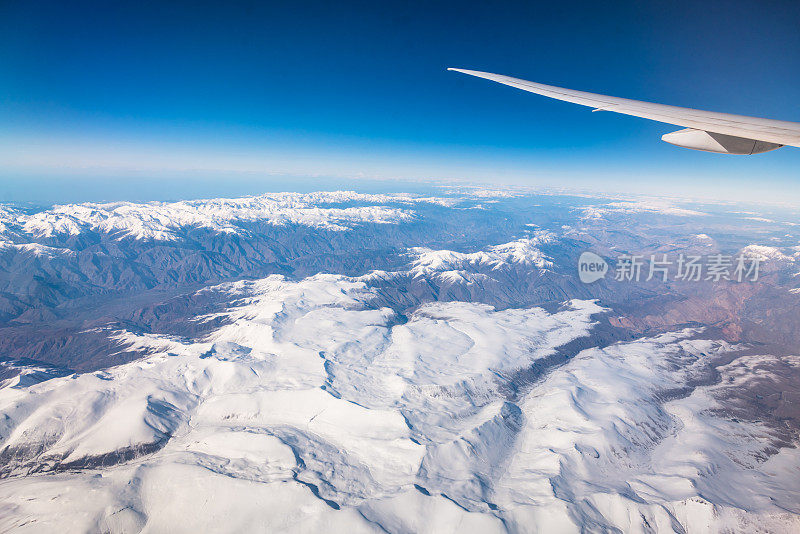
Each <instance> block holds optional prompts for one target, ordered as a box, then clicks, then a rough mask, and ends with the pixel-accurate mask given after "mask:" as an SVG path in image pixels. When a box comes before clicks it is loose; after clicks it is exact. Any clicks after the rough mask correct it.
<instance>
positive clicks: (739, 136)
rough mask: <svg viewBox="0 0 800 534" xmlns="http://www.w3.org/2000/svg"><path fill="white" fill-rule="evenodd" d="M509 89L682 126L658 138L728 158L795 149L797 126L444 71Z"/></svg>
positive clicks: (798, 143) (798, 136) (798, 134)
mask: <svg viewBox="0 0 800 534" xmlns="http://www.w3.org/2000/svg"><path fill="white" fill-rule="evenodd" d="M447 70H452V71H456V72H461V73H464V74H469V75H471V76H477V77H479V78H486V79H487V80H491V81H494V82H498V83H502V84H505V85H510V86H511V87H516V88H517V89H522V90H523V91H528V92H530V93H536V94H538V95H542V96H547V97H550V98H555V99H557V100H563V101H565V102H571V103H573V104H579V105H581V106H589V107H592V108H594V110H593V111H613V112H614V113H622V114H624V115H631V116H634V117H641V118H643V119H650V120H654V121H658V122H664V123H667V124H674V125H677V126H683V127H684V128H685V130H679V131H677V132H672V133H669V134H666V135H664V136H663V137H662V139H663V140H664V141H666V142H668V143H672V144H674V145H678V146H682V147H686V148H692V149H695V150H704V151H707V152H722V153H727V154H756V153H759V152H767V151H769V150H774V149H776V148H780V147H781V146H783V145H788V146H794V147H800V123H797V122H788V121H778V120H773V119H759V118H756V117H745V116H742V115H731V114H728V113H716V112H713V111H701V110H697V109H690V108H681V107H677V106H667V105H664V104H654V103H651V102H640V101H638V100H629V99H627V98H617V97H614V96H606V95H598V94H594V93H587V92H584V91H573V90H571V89H564V88H562V87H554V86H552V85H544V84H541V83H534V82H529V81H526V80H521V79H519V78H512V77H510V76H503V75H501V74H492V73H490V72H481V71H475V70H465V69H453V68H450V69H447Z"/></svg>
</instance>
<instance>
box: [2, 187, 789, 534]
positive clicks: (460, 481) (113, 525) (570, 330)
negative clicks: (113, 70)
mask: <svg viewBox="0 0 800 534" xmlns="http://www.w3.org/2000/svg"><path fill="white" fill-rule="evenodd" d="M742 209H743V208H741V207H736V208H733V207H731V206H727V205H699V204H690V205H687V204H682V203H678V202H675V201H666V200H663V199H658V200H652V199H649V200H621V199H602V198H591V197H586V196H582V197H569V196H561V195H533V194H530V193H525V192H519V191H469V190H454V189H451V190H443V191H442V192H441V194H437V195H427V196H420V195H411V194H396V195H388V194H374V195H373V194H363V193H352V192H334V193H313V194H296V193H286V194H272V195H265V196H260V197H251V198H245V199H234V200H225V199H216V200H208V201H186V202H174V203H151V204H131V203H115V204H81V205H70V206H56V207H51V208H48V209H43V210H38V211H37V210H30V209H22V208H18V207H10V206H9V207H3V208H2V211H0V267H2V269H0V302H2V308H0V313H2V315H1V316H0V319H2V321H0V365H2V367H0V378H1V379H2V387H0V530H2V531H18V532H52V531H65V532H86V531H105V532H140V531H141V532H163V531H171V532H197V531H215V532H242V531H268V532H309V531H322V530H325V531H331V532H345V531H346V532H348V533H350V532H362V531H363V532H436V533H438V532H481V533H483V532H542V533H549V532H618V531H623V532H723V531H737V532H756V531H769V532H796V531H797V530H798V529H800V453H798V449H797V443H798V431H800V410H798V408H797V402H800V354H798V353H797V351H796V347H797V342H798V341H800V321H798V320H797V317H798V316H797V310H798V306H799V305H800V291H798V286H799V285H800V280H799V279H798V276H797V273H798V272H800V266H798V261H799V260H800V248H798V244H800V239H798V238H797V236H796V235H795V234H794V233H793V232H795V230H793V228H792V224H790V223H791V222H792V221H791V220H790V218H791V214H786V213H783V212H780V211H778V212H776V211H775V210H771V211H770V210H766V211H765V212H763V213H758V216H759V218H761V219H764V220H760V221H753V220H748V222H744V221H745V220H746V219H745V217H752V214H751V213H750V212H749V211H748V213H747V214H745V213H741V211H742ZM749 209H750V208H748V210H749ZM735 210H736V211H735ZM783 220H786V221H787V222H786V223H781V222H775V221H783ZM765 221H770V222H765ZM700 236H702V237H700ZM585 250H593V251H595V252H597V253H598V254H601V255H604V256H606V257H611V256H612V255H613V254H616V253H622V252H625V253H637V254H642V255H648V254H656V253H658V254H667V253H672V252H674V251H681V252H686V253H695V252H697V253H702V254H704V255H707V254H711V253H723V252H724V253H726V254H735V253H740V252H741V251H747V252H748V253H749V254H751V255H758V256H759V257H760V258H762V260H763V271H762V277H761V279H760V280H759V281H758V283H755V282H753V283H741V284H740V283H736V282H734V281H723V282H721V283H712V282H707V281H701V282H699V283H697V284H687V283H684V284H681V283H664V282H658V281H657V280H651V281H644V280H643V281H642V282H641V283H633V282H624V281H615V280H613V278H612V277H611V276H609V277H608V278H607V279H605V280H602V281H600V282H597V283H595V284H592V285H587V284H582V283H580V281H579V280H578V278H577V270H576V261H577V257H578V256H579V255H580V253H581V252H583V251H585Z"/></svg>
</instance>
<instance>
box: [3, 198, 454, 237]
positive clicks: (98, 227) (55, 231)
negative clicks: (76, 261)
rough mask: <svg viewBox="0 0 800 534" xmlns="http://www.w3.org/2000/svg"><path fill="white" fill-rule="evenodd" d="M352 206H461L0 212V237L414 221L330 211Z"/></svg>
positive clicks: (198, 204)
mask: <svg viewBox="0 0 800 534" xmlns="http://www.w3.org/2000/svg"><path fill="white" fill-rule="evenodd" d="M354 202H358V203H366V204H387V203H392V204H405V205H413V204H416V203H429V204H436V205H441V206H452V205H454V204H456V203H458V202H459V200H458V199H453V198H438V197H416V196H413V195H409V194H396V195H388V194H381V195H370V194H363V193H355V192H348V191H335V192H316V193H307V194H302V193H273V194H266V195H261V196H257V197H245V198H239V199H209V200H194V201H180V202H150V203H133V202H114V203H107V204H92V203H86V204H68V205H62V206H54V207H53V208H51V209H49V210H45V211H41V212H39V213H35V214H32V215H27V214H23V213H21V212H18V211H15V210H12V209H8V208H2V207H0V233H7V232H10V231H12V230H13V231H14V232H16V233H22V234H28V235H30V236H33V237H35V238H46V237H51V236H54V235H69V236H75V235H80V234H81V233H83V232H85V231H89V230H90V231H95V232H101V233H104V234H110V235H114V236H116V237H119V238H122V237H132V238H134V239H150V240H174V239H177V237H178V233H179V231H180V230H181V229H183V228H192V227H194V228H207V229H209V230H213V231H216V232H226V233H242V232H244V231H245V230H244V229H243V228H242V227H241V226H242V223H248V222H251V223H252V222H262V223H266V224H271V225H304V226H311V227H315V228H322V229H327V230H336V231H341V230H347V229H348V228H350V227H351V226H352V225H354V224H363V223H377V224H389V223H399V222H403V221H408V220H410V219H411V218H412V217H413V213H412V212H410V211H408V210H404V209H401V208H392V207H387V206H383V205H367V206H348V207H331V206H329V205H335V204H345V203H354ZM323 206H324V207H323Z"/></svg>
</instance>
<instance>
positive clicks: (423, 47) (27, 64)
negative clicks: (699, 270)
mask: <svg viewBox="0 0 800 534" xmlns="http://www.w3.org/2000/svg"><path fill="white" fill-rule="evenodd" d="M799 28H800V2H797V1H769V0H767V1H763V2H752V1H718V2H682V1H673V2H643V1H640V2H608V3H598V2H580V1H574V2H542V3H539V2H519V3H515V2H508V3H500V2H498V3H492V2H460V3H455V2H453V3H444V2H424V3H411V2H397V3H393V2H343V3H333V2H286V3H275V2H265V3H260V2H204V1H193V2H165V1H160V2H150V1H140V2H130V3H128V2H100V1H97V2H87V1H75V2H48V1H27V2H24V1H14V0H5V1H0V201H2V200H33V201H36V200H50V199H49V198H47V196H48V194H49V195H51V196H53V197H54V198H53V200H59V199H58V198H55V197H58V195H59V194H61V193H54V191H57V190H59V187H55V188H53V187H52V186H48V188H47V190H44V191H42V190H41V188H40V187H39V186H41V185H43V184H51V185H52V184H53V183H59V184H62V185H61V186H60V187H61V189H63V192H64V194H66V193H68V192H69V191H88V190H91V189H93V188H95V189H97V191H96V192H95V193H94V194H89V193H86V195H87V199H88V197H102V198H109V199H110V198H125V197H127V196H131V195H132V194H133V192H132V190H131V187H130V183H129V182H130V181H136V180H137V179H138V178H137V177H139V178H140V177H146V178H147V179H143V180H141V183H142V184H143V185H142V186H141V187H139V188H137V189H136V191H135V195H134V196H137V199H140V198H161V197H164V196H165V195H167V193H165V191H170V193H169V194H168V196H174V195H182V196H196V195H193V194H192V193H193V191H192V186H191V184H192V182H193V180H212V181H213V180H214V178H215V177H216V176H219V177H220V180H221V183H220V185H219V187H217V188H216V189H215V190H214V194H221V195H224V194H225V193H226V189H225V185H224V184H225V179H231V180H232V179H234V178H235V180H237V181H238V182H237V183H241V182H242V181H244V182H247V183H252V192H257V191H258V190H259V188H264V189H268V188H269V187H268V185H267V182H269V181H270V180H275V179H276V178H275V177H281V180H283V179H285V177H286V176H292V175H298V176H312V177H313V176H316V177H317V178H316V179H317V180H318V181H319V182H320V187H321V188H323V187H325V184H326V183H327V182H326V181H327V180H330V179H331V178H329V177H337V179H338V178H342V177H347V176H351V175H352V176H365V177H376V178H409V179H419V178H448V179H459V178H463V179H468V180H475V181H486V182H516V183H541V184H545V185H560V186H563V187H587V188H596V189H611V190H631V191H634V192H651V191H657V192H663V193H669V192H674V193H675V194H684V193H686V194H693V193H698V194H707V195H711V196H713V195H715V194H719V196H721V197H726V196H744V197H748V198H750V197H752V196H753V195H762V196H764V197H765V198H772V197H775V198H777V199H786V198H798V199H800V150H799V149H793V148H784V149H781V150H779V151H776V152H772V153H769V154H763V155H760V156H754V157H747V158H743V157H732V156H718V155H713V154H705V153H699V152H693V151H688V150H684V149H678V148H675V147H672V146H670V145H667V144H665V143H663V142H661V141H660V140H659V138H660V136H661V135H662V134H664V133H666V132H668V131H671V130H672V129H677V128H672V127H670V126H668V125H662V124H658V123H653V122H650V121H646V120H641V119H636V118H631V117H624V116H619V115H615V114H613V113H590V112H589V110H588V109H587V108H583V107H580V106H574V105H570V104H566V103H561V102H556V101H552V100H549V99H545V98H543V97H539V96H536V95H532V94H528V93H524V92H522V91H519V90H515V89H512V88H508V87H503V86H500V85H497V84H492V83H490V82H487V81H485V80H479V79H474V78H470V77H467V76H464V75H461V74H457V73H452V72H447V71H446V70H445V68H446V67H449V66H454V67H463V68H470V69H477V70H487V71H491V72H498V73H502V74H508V75H512V76H517V77H521V78H525V79H529V80H534V81H538V82H542V83H548V84H553V85H561V86H565V87H569V88H573V89H581V90H587V91H594V92H600V93H605V94H611V95H615V96H621V97H628V98H635V99H641V100H648V101H655V102H661V103H667V104H673V105H679V106H688V107H695V108H700V109H708V110H714V111H724V112H730V113H739V114H744V115H753V116H760V117H769V118H778V119H783V120H794V121H800V105H799V103H800V30H799ZM159 183H160V184H161V186H158V185H153V184H159ZM80 184H83V185H80ZM86 184H89V185H88V186H87V185H86ZM167 184H173V185H174V184H182V185H180V186H176V187H172V186H170V185H167ZM73 186H74V187H73ZM237 193H239V191H237ZM198 195H203V192H200V191H198ZM91 199H92V200H94V199H96V198H91ZM69 200H78V199H77V198H69Z"/></svg>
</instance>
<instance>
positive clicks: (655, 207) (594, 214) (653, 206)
mask: <svg viewBox="0 0 800 534" xmlns="http://www.w3.org/2000/svg"><path fill="white" fill-rule="evenodd" d="M580 209H581V211H583V214H584V218H586V219H602V218H603V217H605V216H607V215H613V214H647V213H653V214H657V215H673V216H676V217H702V216H705V215H706V214H705V213H703V212H700V211H695V210H690V209H686V208H681V207H679V206H675V205H674V204H670V203H668V202H665V201H663V200H657V201H656V200H653V201H643V200H642V201H639V200H636V201H621V202H609V203H608V204H604V205H602V206H588V207H585V208H580Z"/></svg>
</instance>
